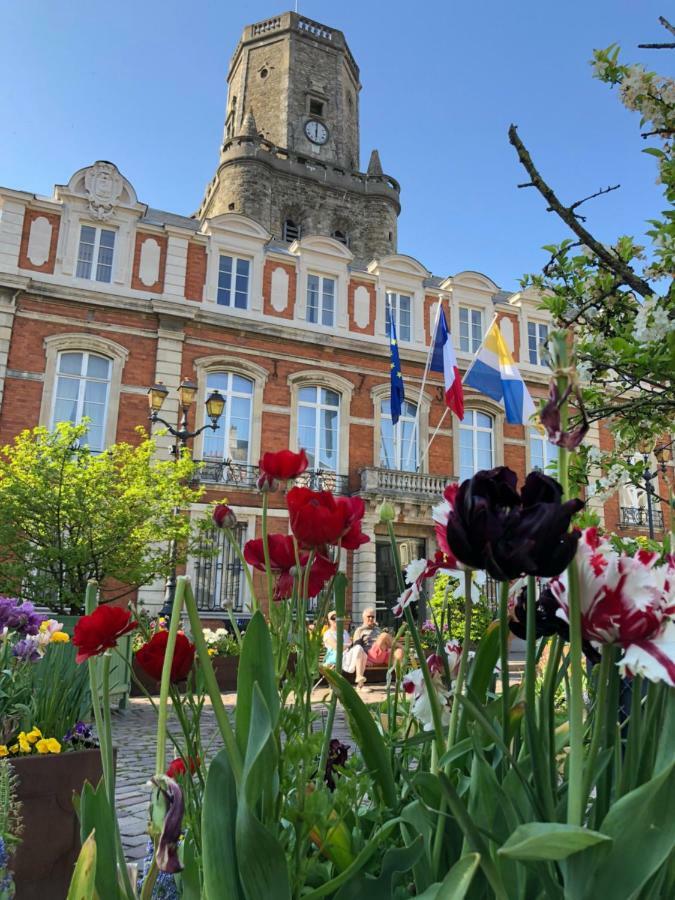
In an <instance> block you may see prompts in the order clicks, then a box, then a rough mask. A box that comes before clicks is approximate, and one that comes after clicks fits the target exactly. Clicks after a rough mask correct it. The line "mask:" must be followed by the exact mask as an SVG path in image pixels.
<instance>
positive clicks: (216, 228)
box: [200, 213, 271, 242]
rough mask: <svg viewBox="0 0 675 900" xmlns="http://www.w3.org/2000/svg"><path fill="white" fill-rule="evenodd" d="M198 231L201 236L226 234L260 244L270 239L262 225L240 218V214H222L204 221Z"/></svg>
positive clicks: (243, 217) (244, 217) (246, 218)
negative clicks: (259, 242)
mask: <svg viewBox="0 0 675 900" xmlns="http://www.w3.org/2000/svg"><path fill="white" fill-rule="evenodd" d="M200 230H201V232H202V233H203V234H220V235H225V234H228V235H233V236H236V237H240V238H241V237H246V238H254V239H256V240H259V241H262V242H267V241H269V239H270V237H271V235H270V233H269V231H267V230H266V229H265V228H263V227H262V225H259V224H258V223H257V222H254V221H253V219H249V217H248V216H242V215H241V213H223V214H222V215H220V216H214V217H213V218H212V219H205V220H204V222H203V223H202V227H201V229H200Z"/></svg>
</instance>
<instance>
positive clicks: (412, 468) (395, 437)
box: [377, 396, 420, 472]
mask: <svg viewBox="0 0 675 900" xmlns="http://www.w3.org/2000/svg"><path fill="white" fill-rule="evenodd" d="M389 402H390V400H389V397H388V396H387V397H383V398H382V399H381V400H380V428H379V434H380V448H379V449H380V452H379V456H378V462H377V465H378V468H383V469H392V470H393V471H396V472H417V467H418V464H419V457H420V439H419V427H418V422H417V404H416V403H413V401H412V400H405V401H404V403H403V406H402V408H401V415H400V416H399V420H398V422H397V423H396V424H395V425H394V424H392V423H391V419H390V418H389V408H388V404H389ZM383 407H384V409H383ZM406 407H410V408H411V409H412V410H414V412H412V413H411V414H410V415H409V414H407V413H406V412H404V410H405V409H406ZM386 421H389V422H390V424H391V428H392V443H393V447H392V450H393V454H394V456H395V459H394V460H393V465H386V459H385V455H384V453H383V451H384V429H383V427H382V425H383V422H386ZM405 424H409V425H410V427H411V430H412V431H411V433H412V440H413V442H414V449H415V452H414V454H413V455H412V456H411V457H410V461H408V459H407V455H408V450H406V451H405V452H406V458H405V459H404V458H403V441H402V434H401V432H402V431H403V427H404V425H405ZM404 464H406V465H405V468H404Z"/></svg>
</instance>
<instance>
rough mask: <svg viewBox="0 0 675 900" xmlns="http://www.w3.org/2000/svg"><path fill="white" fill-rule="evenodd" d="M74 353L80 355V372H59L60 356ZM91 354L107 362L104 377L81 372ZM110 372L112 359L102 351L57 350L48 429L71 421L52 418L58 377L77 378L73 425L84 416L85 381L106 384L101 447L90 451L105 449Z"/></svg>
mask: <svg viewBox="0 0 675 900" xmlns="http://www.w3.org/2000/svg"><path fill="white" fill-rule="evenodd" d="M76 353H79V354H81V355H82V364H81V366H80V374H79V375H74V374H73V375H71V374H68V373H64V372H60V371H59V369H60V366H61V357H62V356H64V355H66V354H71V355H72V354H76ZM92 356H94V357H96V358H98V359H104V360H105V361H106V362H107V363H108V377H107V378H106V379H103V378H94V377H91V376H89V375H86V374H82V373H83V372H86V371H87V366H88V363H89V358H90V357H92ZM112 374H113V361H112V359H111V358H110V357H109V356H105V355H104V354H102V353H95V352H92V351H90V350H75V349H72V348H69V349H66V350H59V352H58V353H57V356H56V374H55V380H54V390H53V392H52V393H53V396H52V408H51V412H50V415H49V430H50V431H53V430H54V428H55V427H56V426H57V425H58V424H59V422H65V421H68V422H70V421H71V420H70V419H68V420H66V419H59V421H58V422H56V421H55V419H54V415H55V412H56V401H57V400H58V397H57V389H58V382H59V378H67V379H71V380H73V379H76V378H77V380H78V386H77V399H76V401H75V421H74V422H73V423H72V424H73V425H80V424H81V423H82V419H83V418H84V402H85V398H84V394H85V391H86V389H87V382H89V381H93V382H96V383H97V384H105V386H106V391H105V403H104V404H103V420H102V423H101V425H102V427H101V431H102V437H103V442H102V446H101V447H97V448H95V449H94V448H92V453H102V452H103V450H105V448H106V431H107V422H108V408H109V406H110V386H111V382H112Z"/></svg>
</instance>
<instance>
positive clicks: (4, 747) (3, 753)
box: [0, 744, 9, 758]
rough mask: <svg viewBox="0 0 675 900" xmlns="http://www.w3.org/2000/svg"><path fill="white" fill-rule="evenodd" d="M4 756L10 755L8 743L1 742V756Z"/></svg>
mask: <svg viewBox="0 0 675 900" xmlns="http://www.w3.org/2000/svg"><path fill="white" fill-rule="evenodd" d="M3 756H9V750H8V749H7V744H0V758H2V757H3Z"/></svg>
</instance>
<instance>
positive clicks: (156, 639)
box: [136, 631, 195, 681]
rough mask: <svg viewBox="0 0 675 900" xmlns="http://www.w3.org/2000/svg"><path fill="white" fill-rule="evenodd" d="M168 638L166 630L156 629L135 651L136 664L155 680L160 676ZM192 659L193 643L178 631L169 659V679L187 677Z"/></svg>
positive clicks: (193, 656) (174, 679) (193, 655)
mask: <svg viewBox="0 0 675 900" xmlns="http://www.w3.org/2000/svg"><path fill="white" fill-rule="evenodd" d="M168 640H169V632H168V631H156V632H155V634H153V636H152V637H151V638H150V640H149V641H148V642H147V643H146V644H143V646H142V647H141V649H140V650H138V651H137V653H136V660H137V662H138V665H139V666H140V667H141V668H142V669H143V671H144V672H146V673H147V674H148V675H149V676H150V677H151V678H154V679H155V681H159V680H160V679H161V677H162V668H163V667H164V656H165V655H166V645H167V642H168ZM194 659H195V645H194V644H193V643H192V642H191V641H189V640H188V639H187V637H186V636H185V635H184V634H183V633H182V632H180V631H179V632H178V634H177V635H176V646H175V647H174V651H173V659H172V660H171V681H183V680H184V679H185V678H187V675H188V672H189V671H190V669H191V668H192V663H193V662H194Z"/></svg>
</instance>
